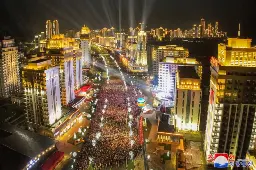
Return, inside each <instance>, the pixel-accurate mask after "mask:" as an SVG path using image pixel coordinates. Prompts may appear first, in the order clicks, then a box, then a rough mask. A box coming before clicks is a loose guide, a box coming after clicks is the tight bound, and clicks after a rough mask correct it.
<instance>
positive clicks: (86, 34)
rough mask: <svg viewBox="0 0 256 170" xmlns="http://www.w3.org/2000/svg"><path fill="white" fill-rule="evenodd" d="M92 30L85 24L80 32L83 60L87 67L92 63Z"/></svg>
mask: <svg viewBox="0 0 256 170" xmlns="http://www.w3.org/2000/svg"><path fill="white" fill-rule="evenodd" d="M90 32H91V31H90V29H89V28H88V27H86V26H83V27H82V29H81V32H80V39H81V49H82V61H83V65H84V66H86V67H89V66H90V65H91V63H92V59H91V55H90Z"/></svg>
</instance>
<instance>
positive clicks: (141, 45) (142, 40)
mask: <svg viewBox="0 0 256 170" xmlns="http://www.w3.org/2000/svg"><path fill="white" fill-rule="evenodd" d="M146 47H147V34H146V32H145V31H140V32H139V33H138V42H137V57H136V64H137V65H140V66H146V65H147V49H146Z"/></svg>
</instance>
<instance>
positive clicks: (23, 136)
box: [0, 124, 55, 169]
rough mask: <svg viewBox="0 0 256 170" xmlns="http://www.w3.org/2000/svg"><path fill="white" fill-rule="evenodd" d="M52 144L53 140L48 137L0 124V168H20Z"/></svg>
mask: <svg viewBox="0 0 256 170" xmlns="http://www.w3.org/2000/svg"><path fill="white" fill-rule="evenodd" d="M54 144H55V142H54V140H52V139H50V138H48V137H45V136H41V135H39V134H36V133H33V132H30V131H27V130H23V129H19V128H17V127H15V126H12V125H9V124H1V125H0V153H1V154H0V169H22V168H24V167H25V166H26V164H27V163H28V161H30V160H31V159H32V158H34V157H36V156H37V155H38V154H40V153H41V152H43V151H45V150H46V149H48V148H49V147H51V146H53V145H54Z"/></svg>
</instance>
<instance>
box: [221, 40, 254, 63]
mask: <svg viewBox="0 0 256 170" xmlns="http://www.w3.org/2000/svg"><path fill="white" fill-rule="evenodd" d="M251 42H252V40H251V39H238V38H229V39H228V45H226V44H219V45H218V59H219V62H220V63H221V64H222V65H226V66H245V67H255V66H256V63H255V56H256V48H255V47H251Z"/></svg>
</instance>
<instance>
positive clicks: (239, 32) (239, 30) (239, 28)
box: [238, 23, 241, 37]
mask: <svg viewBox="0 0 256 170" xmlns="http://www.w3.org/2000/svg"><path fill="white" fill-rule="evenodd" d="M240 36H241V25H240V23H239V25H238V37H240Z"/></svg>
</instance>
